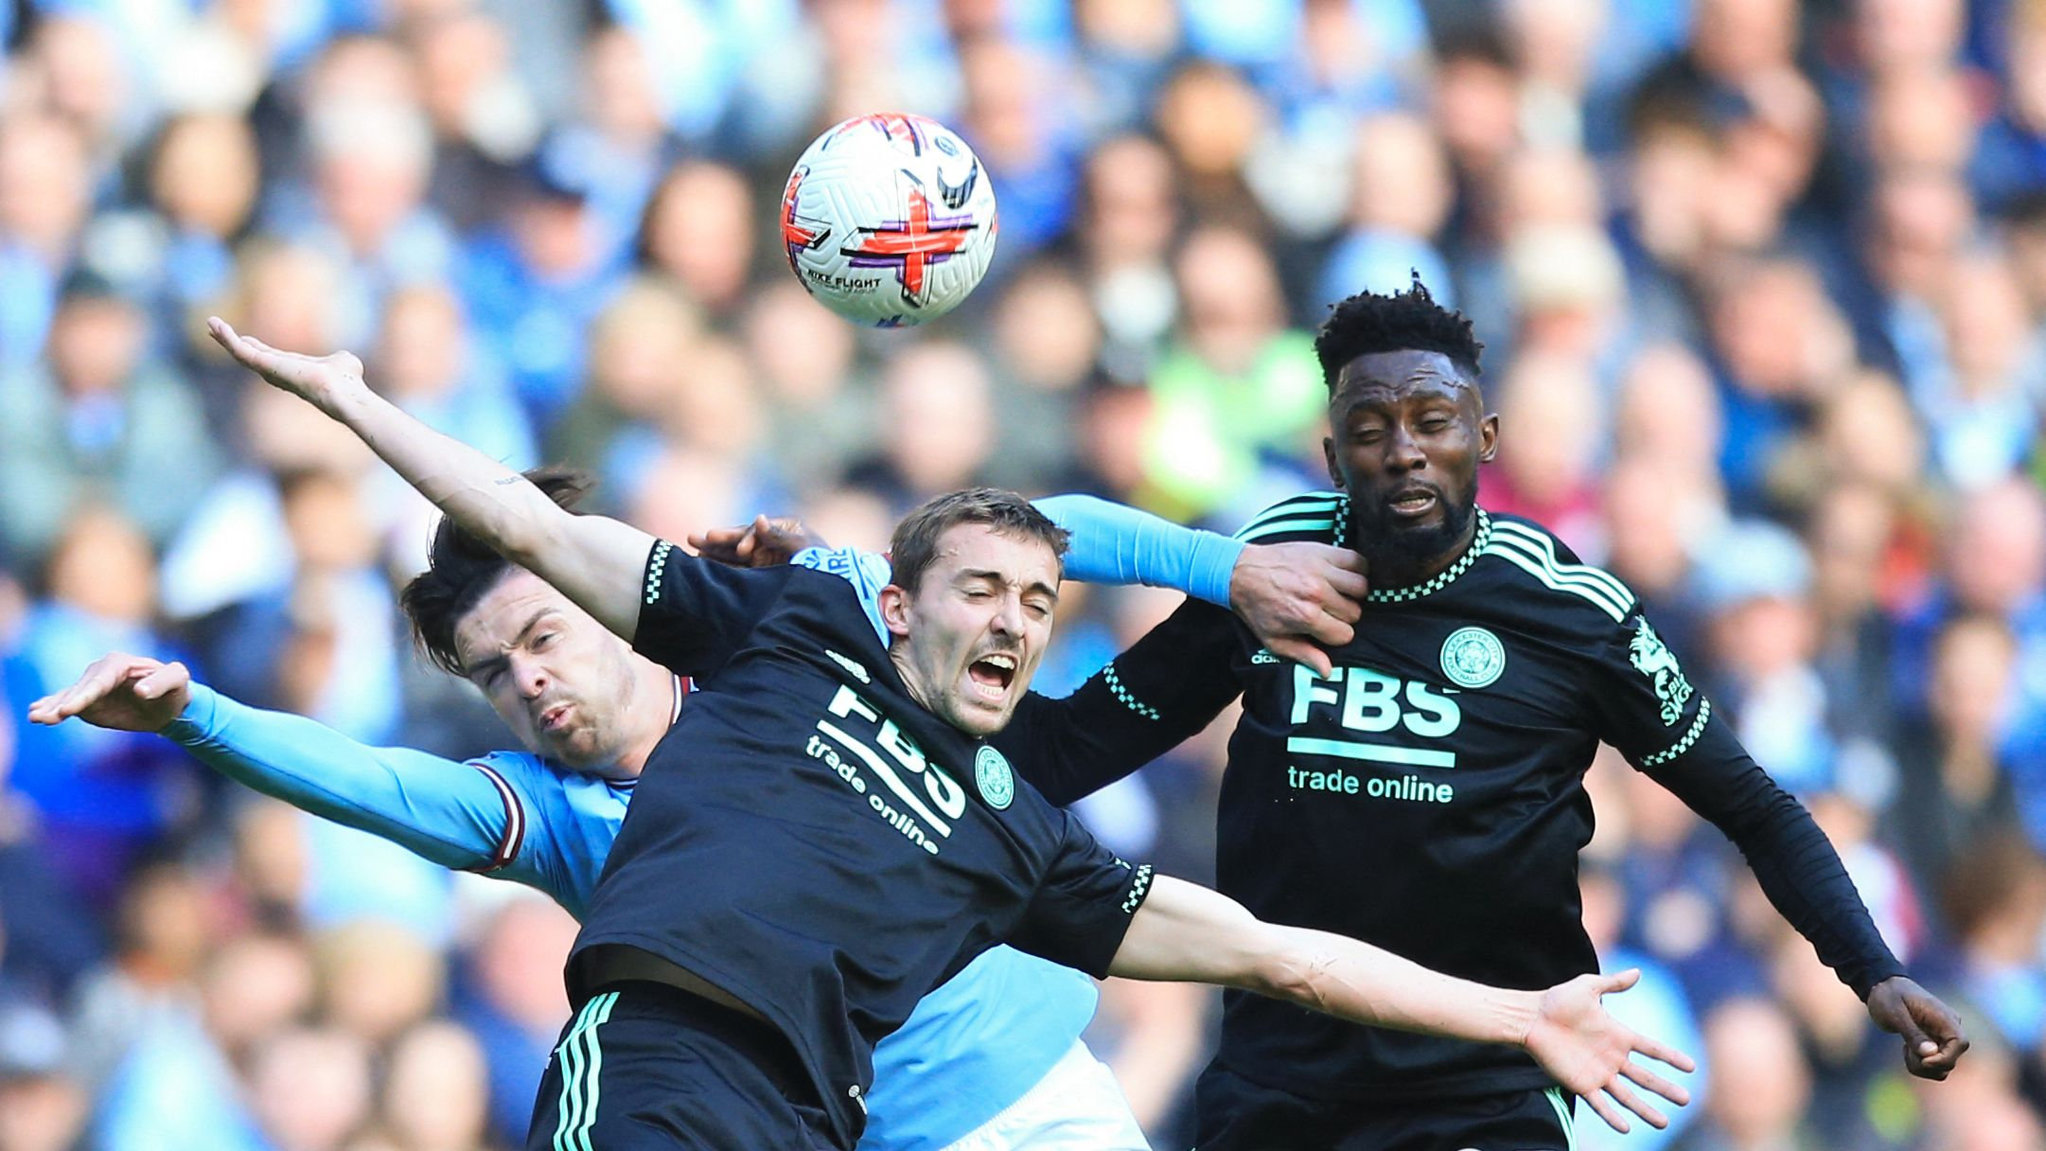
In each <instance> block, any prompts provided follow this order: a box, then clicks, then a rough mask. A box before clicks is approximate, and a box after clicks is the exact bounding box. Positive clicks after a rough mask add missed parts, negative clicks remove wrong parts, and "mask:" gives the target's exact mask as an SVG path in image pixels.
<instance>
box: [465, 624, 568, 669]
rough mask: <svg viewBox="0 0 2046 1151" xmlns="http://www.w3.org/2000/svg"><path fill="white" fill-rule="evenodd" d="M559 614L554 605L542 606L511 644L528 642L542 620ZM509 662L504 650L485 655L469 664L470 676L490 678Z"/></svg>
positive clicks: (515, 645) (517, 644) (514, 645)
mask: <svg viewBox="0 0 2046 1151" xmlns="http://www.w3.org/2000/svg"><path fill="white" fill-rule="evenodd" d="M559 614H560V612H559V611H558V610H557V609H555V608H552V607H543V608H540V609H539V610H538V611H535V612H534V613H533V614H532V615H530V616H528V617H527V618H526V623H525V626H524V627H521V628H520V629H519V634H517V635H515V636H513V637H512V641H511V645H510V646H512V647H517V646H519V645H520V644H522V643H524V642H526V637H527V636H529V635H532V634H533V629H534V628H536V627H539V626H540V621H541V620H543V619H546V618H547V617H548V616H550V615H559ZM509 662H510V661H509V660H508V659H506V658H505V656H504V654H503V653H502V652H500V653H498V654H496V655H491V656H485V657H484V658H482V659H479V660H477V661H476V662H475V663H472V664H469V665H468V672H469V678H470V679H477V678H483V679H488V678H490V675H491V673H493V672H495V671H497V670H498V669H499V668H502V667H504V666H505V664H507V663H509Z"/></svg>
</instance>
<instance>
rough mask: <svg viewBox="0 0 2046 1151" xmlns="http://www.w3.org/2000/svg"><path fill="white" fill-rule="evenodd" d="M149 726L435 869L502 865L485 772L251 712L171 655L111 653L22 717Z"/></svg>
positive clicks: (512, 851) (506, 831) (496, 805)
mask: <svg viewBox="0 0 2046 1151" xmlns="http://www.w3.org/2000/svg"><path fill="white" fill-rule="evenodd" d="M73 716H76V717H78V718H79V719H82V720H84V721H85V722H87V723H89V724H92V725H93V726H95V727H105V728H113V729H116V730H119V731H152V732H160V733H162V734H163V735H165V736H167V737H169V738H170V739H173V740H175V741H176V742H178V743H180V744H182V745H184V746H185V747H186V748H188V749H190V750H191V752H192V754H193V755H194V756H196V757H197V758H198V759H199V760H200V761H202V762H204V763H205V764H207V765H208V766H209V767H212V768H214V769H215V770H217V771H219V772H220V773H221V774H222V775H225V776H227V777H228V778H230V779H233V780H236V781H238V782H240V783H243V784H246V785H248V786H249V787H251V788H254V789H255V790H257V791H260V792H262V793H263V794H265V795H269V796H273V797H275V798H277V799H281V800H283V801H284V802H286V803H289V804H291V805H292V806H293V807H296V808H300V809H301V810H304V811H308V812H311V813H312V814H314V815H317V816H319V817H321V818H322V819H330V820H333V821H334V822H336V823H340V824H345V825H346V826H349V827H353V828H358V829H360V830H363V831H367V832H370V833H371V834H373V835H379V836H382V837H383V838H385V839H388V840H391V841H392V842H394V843H397V844H399V845H400V846H402V847H404V848H406V849H408V850H410V851H412V852H414V853H416V854H418V855H420V856H423V857H425V858H426V859H429V860H432V861H433V862H435V863H438V864H440V865H441V866H443V867H458V868H475V869H489V868H491V867H493V865H496V866H502V865H503V864H505V863H509V862H510V861H511V858H512V857H513V856H515V855H516V854H517V853H518V851H519V848H520V846H521V844H520V843H518V842H512V841H511V840H512V838H513V832H515V831H516V830H517V828H518V826H519V825H520V824H521V823H522V822H523V820H522V819H514V818H513V808H512V805H513V804H516V803H519V802H520V801H519V800H518V799H517V797H516V796H515V795H513V794H511V789H510V785H509V784H507V783H505V782H504V780H503V777H502V776H499V775H497V774H496V773H495V772H494V771H490V770H486V769H484V768H481V767H479V766H478V765H475V764H468V763H457V762H455V761H453V760H448V759H442V758H441V757H439V756H437V755H428V754H427V753H425V752H421V751H413V750H411V749H409V748H379V747H368V746H365V745H363V744H360V743H357V742H355V741H354V740H352V739H349V738H348V737H347V736H344V735H342V734H341V733H339V732H337V731H334V730H333V729H331V728H328V727H326V726H324V725H322V724H319V723H316V722H314V721H312V720H310V719H306V718H304V717H302V716H296V715H287V714H285V713H282V712H274V711H263V710H261V709H258V708H253V707H249V706H247V705H245V704H241V703H237V702H236V701H234V700H232V699H229V698H227V697H226V696H224V695H221V694H219V693H218V692H215V691H213V690H212V689H211V688H208V687H206V686H205V685H203V684H197V683H193V682H192V678H191V674H190V673H189V672H188V671H187V670H186V669H185V666H184V665H183V664H181V663H160V662H158V661H156V660H153V659H148V658H146V657H143V656H136V655H128V654H126V653H124V652H113V653H110V654H108V655H106V656H104V657H102V658H100V659H99V660H96V661H94V663H93V664H92V666H91V667H88V668H87V669H86V670H85V672H84V674H82V675H81V676H79V678H78V680H77V682H75V683H73V684H71V685H70V686H69V687H66V688H64V689H62V690H61V691H57V692H53V693H51V694H50V695H47V696H45V697H43V698H42V699H39V700H37V701H35V703H33V704H31V705H30V706H29V710H28V717H29V718H30V719H31V720H33V721H35V722H36V723H42V724H56V723H62V722H63V721H64V720H66V719H69V718H71V717H73Z"/></svg>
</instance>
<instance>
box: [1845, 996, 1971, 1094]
mask: <svg viewBox="0 0 2046 1151" xmlns="http://www.w3.org/2000/svg"><path fill="white" fill-rule="evenodd" d="M1868 1017H1869V1018H1870V1019H1873V1020H1875V1022H1876V1026H1877V1027H1880V1028H1882V1029H1883V1030H1885V1031H1887V1032H1889V1033H1891V1034H1892V1035H1901V1036H1903V1037H1904V1066H1905V1067H1906V1068H1907V1069H1908V1070H1909V1071H1910V1072H1911V1074H1913V1075H1916V1076H1918V1077H1919V1078H1920V1079H1945V1078H1946V1077H1947V1076H1948V1075H1950V1074H1952V1073H1953V1070H1954V1064H1955V1063H1958V1062H1959V1061H1960V1058H1961V1053H1962V1052H1963V1051H1966V1050H1967V1049H1968V1037H1967V1036H1965V1035H1963V1034H1961V1017H1960V1016H1958V1015H1956V1014H1954V1009H1953V1008H1951V1007H1948V1006H1947V1005H1946V1004H1944V1003H1942V1002H1940V1000H1939V996H1937V995H1934V994H1933V993H1932V992H1930V991H1927V990H1926V989H1925V988H1923V987H1920V986H1918V984H1916V983H1913V982H1912V981H1911V980H1909V979H1906V978H1904V977H1903V976H1901V975H1893V976H1891V977H1890V978H1888V979H1885V980H1883V981H1882V982H1881V983H1878V984H1876V985H1875V986H1874V987H1873V988H1871V989H1870V990H1869V993H1868Z"/></svg>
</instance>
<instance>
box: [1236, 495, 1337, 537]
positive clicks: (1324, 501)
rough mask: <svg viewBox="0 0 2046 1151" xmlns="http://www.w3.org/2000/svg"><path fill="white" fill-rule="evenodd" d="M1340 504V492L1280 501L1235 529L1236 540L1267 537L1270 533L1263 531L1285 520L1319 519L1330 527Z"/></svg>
mask: <svg viewBox="0 0 2046 1151" xmlns="http://www.w3.org/2000/svg"><path fill="white" fill-rule="evenodd" d="M1342 502H1343V493H1341V492H1307V493H1305V494H1302V495H1297V496H1292V497H1290V498H1287V499H1283V500H1280V501H1279V502H1278V503H1275V504H1273V505H1272V506H1270V507H1268V508H1266V509H1264V510H1263V511H1261V512H1259V513H1257V514H1256V515H1254V516H1252V517H1250V519H1249V521H1248V522H1246V523H1245V524H1244V525H1243V526H1242V527H1240V528H1238V529H1236V538H1237V539H1240V540H1249V539H1251V538H1252V533H1258V534H1260V535H1268V534H1270V533H1269V532H1268V531H1266V530H1265V529H1267V528H1268V527H1270V526H1271V525H1273V524H1275V523H1277V522H1280V521H1285V520H1293V519H1301V518H1306V519H1320V520H1324V521H1327V522H1326V523H1324V525H1323V526H1332V525H1333V522H1334V518H1335V512H1336V509H1337V508H1338V507H1340V506H1341V505H1342ZM1289 530H1290V529H1289Z"/></svg>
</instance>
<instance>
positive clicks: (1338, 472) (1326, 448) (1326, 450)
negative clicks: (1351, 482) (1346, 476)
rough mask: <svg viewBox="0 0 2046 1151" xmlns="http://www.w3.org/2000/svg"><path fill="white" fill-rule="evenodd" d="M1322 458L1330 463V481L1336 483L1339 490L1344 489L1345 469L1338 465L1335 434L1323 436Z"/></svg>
mask: <svg viewBox="0 0 2046 1151" xmlns="http://www.w3.org/2000/svg"><path fill="white" fill-rule="evenodd" d="M1321 458H1322V461H1323V462H1324V463H1326V464H1327V465H1328V482H1329V483H1331V484H1334V485H1335V488H1336V490H1337V491H1342V490H1343V469H1341V468H1339V467H1337V466H1336V438H1335V437H1334V436H1323V437H1321Z"/></svg>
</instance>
